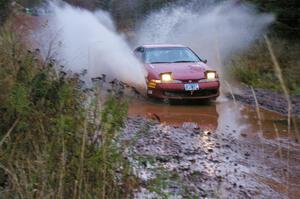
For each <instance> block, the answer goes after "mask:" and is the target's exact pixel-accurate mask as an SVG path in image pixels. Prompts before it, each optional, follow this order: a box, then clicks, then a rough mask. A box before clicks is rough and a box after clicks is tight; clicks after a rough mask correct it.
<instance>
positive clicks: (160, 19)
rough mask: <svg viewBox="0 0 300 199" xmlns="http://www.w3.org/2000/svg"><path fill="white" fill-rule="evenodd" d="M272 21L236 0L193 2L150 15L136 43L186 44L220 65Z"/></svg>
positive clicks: (264, 29)
mask: <svg viewBox="0 0 300 199" xmlns="http://www.w3.org/2000/svg"><path fill="white" fill-rule="evenodd" d="M200 3H201V4H200ZM273 20H274V17H273V16H272V15H270V14H259V13H258V12H257V11H256V10H255V8H254V7H252V6H250V5H247V4H241V3H238V2H237V1H226V2H222V3H216V2H215V1H205V2H200V1H192V2H191V3H190V4H188V5H185V6H175V7H174V6H171V7H170V6H169V7H166V8H163V9H161V10H159V11H158V12H155V13H152V14H150V15H149V16H148V17H147V18H146V20H145V21H144V22H143V23H141V26H140V27H139V28H138V30H137V37H138V38H137V41H136V43H138V44H144V43H179V44H184V45H187V46H189V47H191V48H192V49H194V50H195V51H196V52H197V53H198V54H199V56H200V57H202V58H204V59H208V62H209V64H210V65H212V66H221V65H223V64H224V62H225V61H227V60H228V59H229V58H230V57H231V56H232V55H234V54H235V53H237V52H238V51H241V50H243V49H246V48H247V47H249V45H251V44H252V43H253V42H254V41H255V40H256V39H258V38H259V37H261V36H262V34H263V33H264V32H265V31H266V28H267V27H268V26H269V25H270V24H271V22H272V21H273Z"/></svg>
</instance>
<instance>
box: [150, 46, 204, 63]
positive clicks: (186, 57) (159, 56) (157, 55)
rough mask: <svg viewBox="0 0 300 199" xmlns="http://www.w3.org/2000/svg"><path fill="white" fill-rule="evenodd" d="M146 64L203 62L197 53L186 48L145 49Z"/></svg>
mask: <svg viewBox="0 0 300 199" xmlns="http://www.w3.org/2000/svg"><path fill="white" fill-rule="evenodd" d="M144 56H145V57H144V59H145V62H146V63H148V64H149V63H152V64H153V63H180V62H199V61H201V60H200V59H199V57H198V56H197V55H195V53H194V52H193V51H192V50H190V49H189V48H186V47H172V48H148V49H145V55H144Z"/></svg>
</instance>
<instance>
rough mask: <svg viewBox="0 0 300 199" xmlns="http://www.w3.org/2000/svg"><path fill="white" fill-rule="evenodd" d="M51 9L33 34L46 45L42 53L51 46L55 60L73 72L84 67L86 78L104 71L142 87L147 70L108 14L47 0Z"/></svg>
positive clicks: (96, 75) (111, 76)
mask: <svg viewBox="0 0 300 199" xmlns="http://www.w3.org/2000/svg"><path fill="white" fill-rule="evenodd" d="M50 9H51V14H50V16H49V17H47V18H48V22H47V24H46V26H45V27H44V29H41V30H40V31H39V32H38V33H37V34H35V39H37V38H38V40H39V41H38V42H39V43H40V45H41V46H42V47H43V46H44V47H45V48H44V49H42V52H43V55H45V56H47V52H48V49H49V48H51V50H52V51H53V53H54V55H53V56H54V57H55V59H58V60H59V61H60V62H62V63H63V65H65V67H66V68H67V69H68V70H71V71H72V72H81V71H82V70H83V69H87V75H88V77H89V78H92V77H99V76H101V74H106V75H108V76H109V77H110V78H116V79H118V80H120V81H123V82H125V83H127V84H130V85H132V86H134V87H136V88H137V89H143V88H145V76H146V71H145V70H144V68H143V66H142V64H141V63H140V62H139V61H138V60H137V59H136V58H135V56H134V55H133V52H132V49H130V47H129V46H128V45H127V43H126V42H125V40H124V38H123V37H122V36H121V35H119V34H118V33H117V32H116V31H115V25H114V23H113V21H112V20H111V17H110V15H109V14H108V13H106V12H104V11H101V10H99V11H96V12H90V11H88V10H85V9H80V8H76V7H73V6H70V5H68V4H65V3H64V4H62V5H58V4H54V3H50ZM49 44H52V45H51V46H50V47H49Z"/></svg>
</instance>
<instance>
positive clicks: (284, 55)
mask: <svg viewBox="0 0 300 199" xmlns="http://www.w3.org/2000/svg"><path fill="white" fill-rule="evenodd" d="M271 41H272V44H273V47H274V51H275V54H276V57H277V58H278V61H279V64H280V66H281V67H282V71H283V75H284V80H285V82H286V84H287V85H288V87H289V89H290V91H291V92H293V93H298V94H299V93H300V59H299V56H298V55H299V54H300V45H299V44H297V43H291V42H289V41H284V40H279V39H274V38H273V39H272V40H271ZM227 65H228V66H229V68H230V70H229V74H230V77H231V78H234V79H237V80H239V81H241V82H242V83H245V84H247V85H250V86H253V87H260V88H270V89H274V90H279V89H280V88H281V87H280V85H279V82H278V80H277V78H276V76H275V73H274V68H273V62H272V61H271V58H270V54H269V52H268V49H267V46H266V44H265V42H264V41H259V42H257V43H256V44H255V45H254V46H252V48H250V49H249V50H247V51H245V52H242V53H241V54H239V55H237V56H235V57H234V58H233V59H232V60H231V61H230V62H229V63H227Z"/></svg>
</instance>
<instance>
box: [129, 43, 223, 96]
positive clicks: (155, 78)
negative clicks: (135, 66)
mask: <svg viewBox="0 0 300 199" xmlns="http://www.w3.org/2000/svg"><path fill="white" fill-rule="evenodd" d="M134 53H135V55H136V56H137V57H138V58H139V59H140V60H141V61H142V62H143V63H144V66H145V68H146V70H147V71H148V76H147V95H148V96H149V97H153V98H160V99H216V98H217V97H218V96H219V88H220V81H219V77H218V74H217V72H216V71H214V70H211V69H210V67H209V66H208V65H207V64H206V63H207V61H206V60H202V59H201V58H200V57H199V56H198V55H197V54H196V53H195V52H194V51H192V50H191V49H190V48H188V47H186V46H183V45H143V46H140V47H138V48H136V49H135V51H134Z"/></svg>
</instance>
